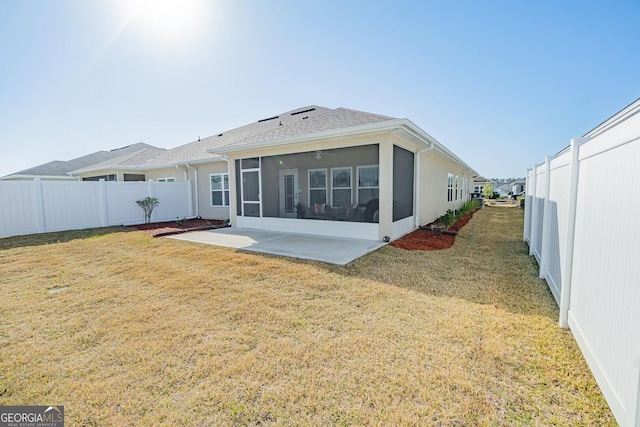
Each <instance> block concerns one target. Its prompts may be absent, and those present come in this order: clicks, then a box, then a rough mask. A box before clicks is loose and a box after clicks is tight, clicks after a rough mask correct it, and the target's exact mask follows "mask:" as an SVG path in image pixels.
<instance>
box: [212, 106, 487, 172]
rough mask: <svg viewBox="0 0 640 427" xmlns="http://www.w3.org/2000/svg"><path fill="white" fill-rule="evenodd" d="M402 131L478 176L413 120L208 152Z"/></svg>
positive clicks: (225, 152)
mask: <svg viewBox="0 0 640 427" xmlns="http://www.w3.org/2000/svg"><path fill="white" fill-rule="evenodd" d="M398 130H402V131H404V132H408V133H409V135H411V136H412V138H411V140H412V141H413V142H414V143H415V144H416V146H417V147H421V146H422V147H424V148H428V147H431V146H433V147H434V148H435V149H436V150H438V151H439V152H440V153H441V154H443V155H444V156H446V157H448V158H449V159H450V160H452V161H453V162H455V163H458V164H459V165H460V166H462V167H463V168H465V169H468V170H469V171H470V172H471V173H473V174H478V172H476V171H475V170H474V169H473V168H472V167H471V166H469V165H467V164H466V163H465V162H464V161H462V159H460V158H459V157H458V156H456V155H455V154H453V153H452V152H451V151H450V150H449V149H448V148H446V147H445V146H444V145H442V144H441V143H440V142H438V141H437V140H436V139H435V138H434V137H432V136H431V135H429V134H428V133H427V132H425V131H424V130H422V129H421V128H420V127H419V126H417V125H416V124H415V123H413V122H412V121H411V120H409V119H392V120H385V121H383V122H377V123H367V124H364V125H360V126H352V127H348V128H339V129H330V130H326V131H322V132H315V133H310V134H306V135H299V136H293V137H286V138H279V139H273V140H269V141H260V142H255V143H249V144H243V145H235V146H234V145H230V146H226V147H220V148H212V149H209V150H207V152H208V153H212V154H219V155H226V154H230V153H243V152H247V151H252V150H256V149H260V148H266V147H270V148H271V147H282V146H287V145H296V144H307V143H312V142H318V141H323V140H327V139H331V138H335V137H338V136H340V137H344V136H360V135H372V134H378V133H385V132H393V131H398Z"/></svg>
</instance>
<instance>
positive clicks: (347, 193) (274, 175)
mask: <svg viewBox="0 0 640 427" xmlns="http://www.w3.org/2000/svg"><path fill="white" fill-rule="evenodd" d="M380 153H381V150H380V144H367V145H358V146H351V147H344V148H333V149H324V150H314V151H306V152H298V153H291V154H279V155H271V156H261V157H243V158H240V159H237V160H235V161H234V166H235V167H234V169H235V194H236V198H235V210H236V225H237V226H238V227H245V228H263V229H271V230H281V231H292V232H302V233H310V234H323V235H336V236H345V237H356V238H367V239H372V240H378V239H379V238H381V236H380V227H379V224H380V223H381V222H384V221H385V220H386V221H389V220H391V221H393V222H394V223H395V222H398V221H402V220H405V222H406V223H410V224H409V225H407V226H405V227H404V228H406V227H412V226H413V221H412V216H413V212H414V173H413V172H414V153H412V152H410V151H408V150H405V149H403V148H400V147H398V146H395V145H394V146H393V149H392V153H391V157H392V159H390V160H392V161H391V162H390V163H385V162H383V164H382V165H381V164H380V156H381V154H380ZM388 157H389V156H385V158H388ZM381 172H382V173H381ZM390 184H392V186H390ZM388 190H392V193H393V194H392V197H391V198H390V197H386V198H385V197H381V191H382V192H385V191H387V192H388ZM385 199H387V200H390V203H389V202H387V203H386V204H385V203H384V202H383V203H382V204H381V200H385ZM407 218H410V219H409V220H408V221H407V220H406V219H407Z"/></svg>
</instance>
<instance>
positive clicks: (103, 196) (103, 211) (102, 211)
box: [99, 179, 109, 227]
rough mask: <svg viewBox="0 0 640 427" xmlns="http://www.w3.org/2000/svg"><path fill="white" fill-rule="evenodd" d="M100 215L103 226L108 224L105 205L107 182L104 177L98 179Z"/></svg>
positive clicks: (107, 211) (107, 207) (107, 208)
mask: <svg viewBox="0 0 640 427" xmlns="http://www.w3.org/2000/svg"><path fill="white" fill-rule="evenodd" d="M99 182H100V187H99V188H100V190H99V197H100V215H101V222H102V226H103V227H108V226H109V206H107V182H106V181H105V180H104V179H101V180H100V181H99Z"/></svg>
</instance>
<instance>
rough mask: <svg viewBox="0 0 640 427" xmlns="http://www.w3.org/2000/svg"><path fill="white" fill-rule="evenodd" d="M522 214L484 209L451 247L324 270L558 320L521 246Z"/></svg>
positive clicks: (392, 253)
mask: <svg viewBox="0 0 640 427" xmlns="http://www.w3.org/2000/svg"><path fill="white" fill-rule="evenodd" d="M523 225H524V219H523V211H522V210H520V209H498V208H485V209H481V210H480V211H478V212H477V213H476V215H474V217H473V219H472V220H471V221H470V222H469V223H468V224H467V225H466V226H465V227H463V228H462V230H461V231H460V234H459V235H458V236H457V238H456V241H455V243H454V245H453V247H451V248H449V249H444V250H438V251H407V250H403V249H397V248H394V247H390V246H386V247H384V248H381V249H380V250H378V251H375V252H373V253H371V254H369V255H367V256H365V257H362V258H360V259H358V260H356V261H354V262H352V263H350V264H348V265H347V266H345V267H334V266H329V265H324V266H323V268H324V269H326V270H327V271H331V272H334V273H337V274H341V275H344V276H348V277H357V278H361V279H367V280H374V281H378V282H382V283H386V284H389V285H393V286H398V287H401V288H406V289H410V290H414V291H417V292H422V293H428V294H430V295H434V296H442V297H450V298H460V299H463V300H466V301H469V302H472V303H476V304H490V305H493V306H495V307H496V308H499V309H503V310H505V311H508V312H513V313H518V314H523V315H542V316H545V317H549V318H551V319H554V320H555V319H557V318H558V307H557V305H556V303H555V300H554V299H553V296H552V294H551V292H550V291H549V288H548V286H547V284H546V282H545V281H543V280H542V279H540V278H538V265H537V264H536V262H535V260H534V258H533V257H531V256H530V255H529V250H528V246H527V245H526V243H524V242H523V241H522V229H523Z"/></svg>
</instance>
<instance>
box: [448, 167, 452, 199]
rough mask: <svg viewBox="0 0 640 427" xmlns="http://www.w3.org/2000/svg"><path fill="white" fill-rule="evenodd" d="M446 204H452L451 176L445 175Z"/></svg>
mask: <svg viewBox="0 0 640 427" xmlns="http://www.w3.org/2000/svg"><path fill="white" fill-rule="evenodd" d="M447 202H453V174H452V173H450V174H447Z"/></svg>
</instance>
